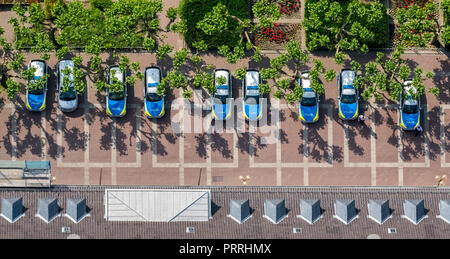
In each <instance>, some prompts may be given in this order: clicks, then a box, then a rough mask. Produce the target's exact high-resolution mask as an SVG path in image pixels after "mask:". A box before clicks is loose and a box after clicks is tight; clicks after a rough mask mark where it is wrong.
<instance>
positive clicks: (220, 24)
mask: <svg viewBox="0 0 450 259" xmlns="http://www.w3.org/2000/svg"><path fill="white" fill-rule="evenodd" d="M196 2H197V1H196V0H191V1H187V0H185V1H184V2H182V4H181V5H180V10H181V18H182V22H183V20H184V22H185V26H186V30H185V33H184V34H185V39H186V41H187V42H188V44H189V45H190V46H192V47H193V48H196V49H198V50H200V51H205V50H207V49H217V50H218V53H219V54H220V55H222V56H224V57H226V59H227V61H228V62H229V63H236V62H237V60H239V59H241V58H243V57H244V54H245V50H246V49H247V50H253V51H254V53H255V60H257V61H258V60H261V54H260V50H259V49H257V48H256V47H255V46H254V45H253V43H252V41H251V39H250V36H249V34H250V33H252V32H255V31H256V30H257V29H258V28H261V27H264V26H265V27H267V26H269V25H271V24H272V23H273V22H275V21H276V20H278V19H279V18H280V12H279V10H278V4H277V3H276V2H268V1H266V0H258V1H257V2H256V3H255V4H254V5H253V13H254V15H255V17H256V18H257V19H258V21H259V22H258V23H256V24H252V23H251V22H250V20H249V19H248V18H247V17H246V15H245V13H244V14H242V13H239V12H237V11H234V10H233V9H232V8H231V5H232V4H231V3H227V2H222V1H218V2H217V4H216V5H214V6H212V8H211V9H210V10H209V11H204V10H206V9H207V8H202V9H201V10H202V13H201V14H200V15H199V16H200V17H197V16H195V17H192V16H193V15H192V13H191V14H190V13H189V12H188V10H190V9H189V8H188V7H187V6H188V4H192V5H194V4H193V3H196ZM213 2H214V1H213ZM230 2H233V1H230ZM237 2H239V3H234V4H235V5H236V4H242V3H243V2H244V6H243V8H245V7H246V6H245V5H246V3H245V1H237ZM214 3H216V2H214ZM244 10H245V9H244ZM192 12H195V10H192Z"/></svg>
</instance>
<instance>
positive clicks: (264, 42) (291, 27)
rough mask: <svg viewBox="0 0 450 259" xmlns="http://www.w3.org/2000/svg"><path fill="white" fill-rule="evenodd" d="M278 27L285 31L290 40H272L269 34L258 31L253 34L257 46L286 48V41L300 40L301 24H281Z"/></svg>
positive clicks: (273, 48)
mask: <svg viewBox="0 0 450 259" xmlns="http://www.w3.org/2000/svg"><path fill="white" fill-rule="evenodd" d="M278 29H279V30H280V31H282V32H283V33H285V35H286V36H287V37H288V39H289V40H285V41H282V42H276V41H270V40H269V38H268V37H267V36H264V35H262V33H257V34H254V35H252V38H253V39H252V40H253V42H254V44H255V46H257V47H259V48H261V49H262V50H283V49H285V45H286V43H287V42H288V41H290V40H295V41H297V42H300V40H301V24H299V23H293V24H279V26H278Z"/></svg>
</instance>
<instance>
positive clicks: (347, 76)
mask: <svg viewBox="0 0 450 259" xmlns="http://www.w3.org/2000/svg"><path fill="white" fill-rule="evenodd" d="M341 75H342V79H341V80H342V85H353V80H355V72H353V71H351V70H344V71H342V73H341Z"/></svg>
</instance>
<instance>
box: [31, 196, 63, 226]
mask: <svg viewBox="0 0 450 259" xmlns="http://www.w3.org/2000/svg"><path fill="white" fill-rule="evenodd" d="M60 211H61V208H60V207H59V206H58V199H38V210H37V214H36V217H38V218H40V219H42V220H43V221H45V222H47V223H50V222H51V221H52V220H54V219H55V218H56V217H58V216H60Z"/></svg>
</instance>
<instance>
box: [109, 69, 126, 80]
mask: <svg viewBox="0 0 450 259" xmlns="http://www.w3.org/2000/svg"><path fill="white" fill-rule="evenodd" d="M111 71H116V73H115V74H114V77H115V78H117V80H119V82H123V73H122V71H120V68H119V67H117V66H114V67H111V68H110V71H109V73H110V76H111V75H112V72H111Z"/></svg>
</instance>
